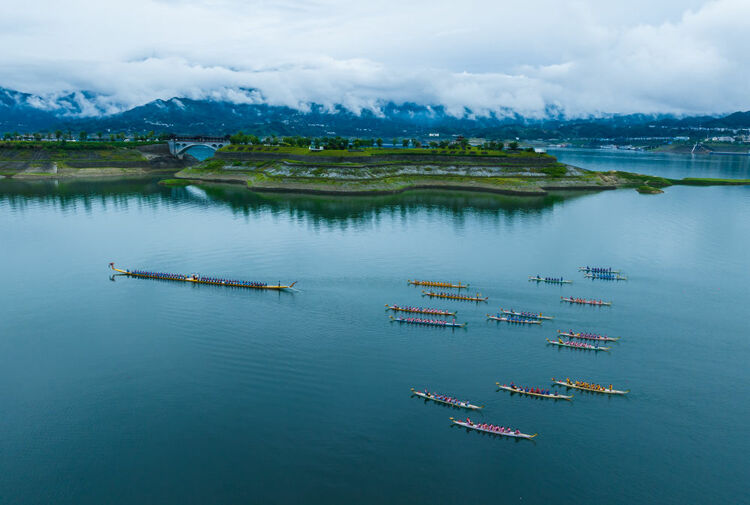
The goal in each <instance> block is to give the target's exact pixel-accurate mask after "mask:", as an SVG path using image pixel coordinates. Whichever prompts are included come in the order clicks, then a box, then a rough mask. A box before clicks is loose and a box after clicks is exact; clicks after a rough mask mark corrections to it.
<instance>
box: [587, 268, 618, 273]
mask: <svg viewBox="0 0 750 505" xmlns="http://www.w3.org/2000/svg"><path fill="white" fill-rule="evenodd" d="M578 271H579V272H588V273H593V274H619V273H621V272H620V270H613V269H611V268H601V267H578Z"/></svg>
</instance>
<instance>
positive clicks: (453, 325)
mask: <svg viewBox="0 0 750 505" xmlns="http://www.w3.org/2000/svg"><path fill="white" fill-rule="evenodd" d="M388 317H390V318H391V321H396V322H397V323H407V324H422V325H426V326H444V327H448V328H463V327H464V326H466V323H457V322H455V321H443V320H442V319H415V318H411V317H409V318H406V317H393V316H388Z"/></svg>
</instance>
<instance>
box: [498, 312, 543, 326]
mask: <svg viewBox="0 0 750 505" xmlns="http://www.w3.org/2000/svg"><path fill="white" fill-rule="evenodd" d="M487 319H492V320H493V321H503V322H505V323H516V324H542V322H541V321H540V320H539V319H520V318H515V317H503V316H493V315H492V314H487Z"/></svg>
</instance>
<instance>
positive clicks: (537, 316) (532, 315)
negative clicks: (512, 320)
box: [500, 307, 554, 320]
mask: <svg viewBox="0 0 750 505" xmlns="http://www.w3.org/2000/svg"><path fill="white" fill-rule="evenodd" d="M500 312H502V313H503V314H508V315H510V316H519V317H528V318H530V319H547V320H552V319H554V317H553V316H545V315H542V313H541V312H539V313H537V312H517V311H515V310H513V309H510V310H505V309H504V308H502V307H500Z"/></svg>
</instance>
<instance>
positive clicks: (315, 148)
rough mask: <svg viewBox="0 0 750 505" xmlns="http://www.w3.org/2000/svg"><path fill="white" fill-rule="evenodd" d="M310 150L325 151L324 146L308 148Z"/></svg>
mask: <svg viewBox="0 0 750 505" xmlns="http://www.w3.org/2000/svg"><path fill="white" fill-rule="evenodd" d="M308 149H310V150H311V151H322V150H323V146H314V145H310V147H308Z"/></svg>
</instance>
